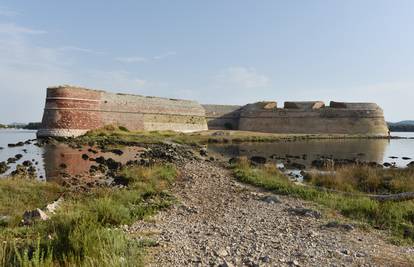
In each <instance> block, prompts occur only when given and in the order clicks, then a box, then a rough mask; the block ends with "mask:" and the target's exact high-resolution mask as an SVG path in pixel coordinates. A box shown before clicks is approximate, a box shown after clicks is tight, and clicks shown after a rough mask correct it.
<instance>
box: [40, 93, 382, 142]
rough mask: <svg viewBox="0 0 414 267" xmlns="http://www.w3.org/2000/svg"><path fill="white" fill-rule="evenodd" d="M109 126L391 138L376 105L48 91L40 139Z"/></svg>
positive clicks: (148, 129) (140, 128)
mask: <svg viewBox="0 0 414 267" xmlns="http://www.w3.org/2000/svg"><path fill="white" fill-rule="evenodd" d="M105 125H118V126H124V127H125V128H127V129H129V130H142V131H163V130H172V131H178V132H196V131H204V130H208V129H212V130H226V129H227V130H241V131H257V132H268V133H292V134H352V135H359V134H361V135H371V136H373V135H375V136H386V135H388V127H387V124H386V122H385V119H384V114H383V111H382V109H381V108H380V107H379V106H378V105H376V104H373V103H343V102H331V103H330V105H329V106H325V104H324V103H323V102H321V101H309V102H285V103H284V107H283V108H278V106H277V103H276V102H257V103H253V104H247V105H245V106H234V105H200V104H199V103H197V102H195V101H190V100H178V99H168V98H159V97H148V96H138V95H128V94H114V93H107V92H105V91H100V90H91V89H86V88H80V87H74V86H68V85H64V86H58V87H51V88H48V89H47V97H46V104H45V109H44V114H43V119H42V126H41V128H40V129H39V131H38V136H39V137H46V136H59V137H69V136H79V135H82V134H85V133H86V132H87V131H89V130H92V129H97V128H101V127H103V126H105Z"/></svg>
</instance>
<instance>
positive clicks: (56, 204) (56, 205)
mask: <svg viewBox="0 0 414 267" xmlns="http://www.w3.org/2000/svg"><path fill="white" fill-rule="evenodd" d="M62 202H63V197H60V198H59V199H58V200H56V201H55V202H53V203H50V204H48V205H47V206H46V211H47V212H50V213H52V214H53V213H55V211H56V210H57V209H58V208H59V206H60V204H62Z"/></svg>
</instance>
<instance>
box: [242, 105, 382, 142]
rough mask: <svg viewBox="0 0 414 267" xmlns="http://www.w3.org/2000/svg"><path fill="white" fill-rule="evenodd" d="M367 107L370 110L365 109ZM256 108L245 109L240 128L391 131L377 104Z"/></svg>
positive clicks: (282, 130)
mask: <svg viewBox="0 0 414 267" xmlns="http://www.w3.org/2000/svg"><path fill="white" fill-rule="evenodd" d="M367 106H368V108H369V109H365V108H367ZM252 107H253V108H252ZM257 107H258V105H255V104H252V105H247V106H246V107H245V108H244V109H243V110H242V112H241V114H240V123H239V130H244V131H259V132H271V133H303V134H319V133H323V134H370V135H381V136H386V135H387V134H388V127H387V124H386V122H385V120H384V115H383V112H382V110H381V109H380V108H379V107H378V106H377V105H375V104H364V105H361V104H357V105H354V106H352V108H350V109H346V108H330V107H324V108H319V109H313V110H306V109H303V110H301V109H275V110H265V109H257ZM361 108H364V109H361ZM374 108H375V109H374Z"/></svg>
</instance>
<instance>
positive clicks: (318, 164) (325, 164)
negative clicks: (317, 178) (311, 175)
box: [311, 158, 335, 169]
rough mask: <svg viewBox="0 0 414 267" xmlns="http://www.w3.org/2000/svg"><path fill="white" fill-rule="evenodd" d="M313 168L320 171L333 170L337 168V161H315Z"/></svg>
mask: <svg viewBox="0 0 414 267" xmlns="http://www.w3.org/2000/svg"><path fill="white" fill-rule="evenodd" d="M311 165H312V167H315V168H318V169H333V168H334V167H335V161H334V160H332V159H325V158H324V159H315V160H314V161H312V163H311Z"/></svg>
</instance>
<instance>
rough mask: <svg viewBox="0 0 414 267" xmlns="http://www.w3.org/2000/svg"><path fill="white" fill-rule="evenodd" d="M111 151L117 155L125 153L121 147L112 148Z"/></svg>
mask: <svg viewBox="0 0 414 267" xmlns="http://www.w3.org/2000/svg"><path fill="white" fill-rule="evenodd" d="M110 152H112V153H114V154H115V155H118V156H121V155H122V154H124V151H122V150H120V149H112V150H111V151H110Z"/></svg>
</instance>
